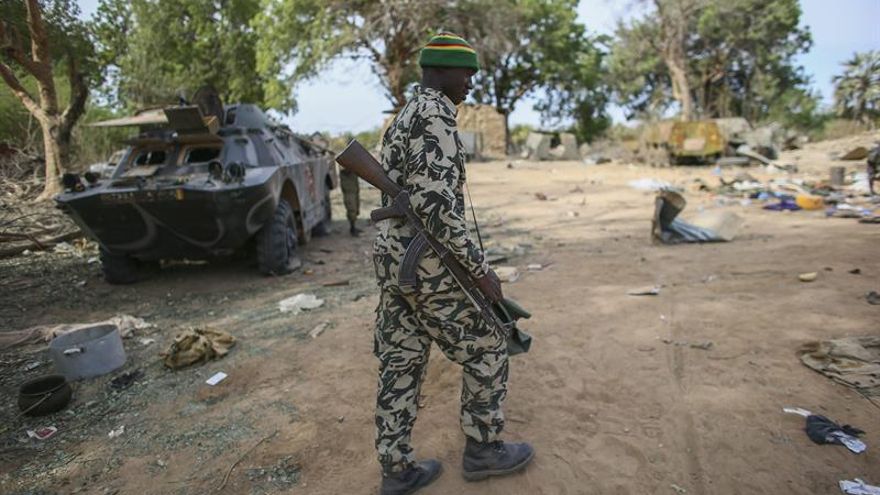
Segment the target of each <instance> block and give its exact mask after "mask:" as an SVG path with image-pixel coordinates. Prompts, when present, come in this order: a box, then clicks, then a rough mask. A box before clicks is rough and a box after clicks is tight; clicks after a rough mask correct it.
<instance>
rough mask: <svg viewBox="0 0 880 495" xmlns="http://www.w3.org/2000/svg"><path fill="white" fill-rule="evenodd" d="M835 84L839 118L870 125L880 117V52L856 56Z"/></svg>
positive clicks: (844, 64) (834, 80) (845, 65)
mask: <svg viewBox="0 0 880 495" xmlns="http://www.w3.org/2000/svg"><path fill="white" fill-rule="evenodd" d="M832 81H833V82H834V86H835V88H834V104H835V109H836V110H837V113H838V114H839V115H841V116H844V117H847V118H850V119H853V120H857V121H859V122H861V123H863V124H868V125H873V124H874V123H875V122H876V120H877V119H878V118H880V51H878V50H871V51H868V52H864V53H856V54H854V55H853V57H852V58H851V59H849V60H847V61H846V62H844V63H843V73H842V74H840V75H838V76H834V78H833V79H832Z"/></svg>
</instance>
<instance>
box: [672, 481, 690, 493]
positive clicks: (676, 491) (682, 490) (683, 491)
mask: <svg viewBox="0 0 880 495" xmlns="http://www.w3.org/2000/svg"><path fill="white" fill-rule="evenodd" d="M669 488H672V489H673V490H675V493H687V489H685V488H682V487H680V486H678V485H676V484H675V483H673V484H671V485H669Z"/></svg>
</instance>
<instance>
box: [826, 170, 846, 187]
mask: <svg viewBox="0 0 880 495" xmlns="http://www.w3.org/2000/svg"><path fill="white" fill-rule="evenodd" d="M829 170H830V171H831V178H830V179H831V185H832V186H835V187H841V186H843V184H844V181H845V178H846V167H831V168H830V169H829Z"/></svg>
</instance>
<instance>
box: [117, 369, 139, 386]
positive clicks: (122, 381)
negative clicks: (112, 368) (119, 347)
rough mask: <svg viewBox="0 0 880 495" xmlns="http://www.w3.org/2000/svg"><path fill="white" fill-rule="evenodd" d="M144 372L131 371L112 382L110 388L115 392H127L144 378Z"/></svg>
mask: <svg viewBox="0 0 880 495" xmlns="http://www.w3.org/2000/svg"><path fill="white" fill-rule="evenodd" d="M143 376H144V372H143V370H141V369H136V370H134V371H129V372H127V373H123V374H121V375H119V376H117V377H116V378H114V379H112V380H110V388H112V389H113V390H125V389H127V388H128V387H130V386H132V384H134V382H136V381H138V380H140V379H141V378H143Z"/></svg>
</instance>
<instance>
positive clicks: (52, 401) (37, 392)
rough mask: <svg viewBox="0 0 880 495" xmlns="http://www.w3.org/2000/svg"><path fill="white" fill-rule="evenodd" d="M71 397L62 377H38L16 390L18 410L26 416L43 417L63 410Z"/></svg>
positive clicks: (68, 385) (71, 391)
mask: <svg viewBox="0 0 880 495" xmlns="http://www.w3.org/2000/svg"><path fill="white" fill-rule="evenodd" d="M72 395H73V390H71V388H70V384H69V383H67V379H66V378H64V375H45V376H40V377H37V378H34V379H33V380H28V381H26V382H24V383H23V384H22V386H21V388H19V389H18V408H19V409H21V412H22V413H24V414H25V415H26V416H43V415H45V414H51V413H53V412H57V411H60V410H62V409H64V407H65V406H66V405H67V404H68V403H69V402H70V398H71V396H72Z"/></svg>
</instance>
